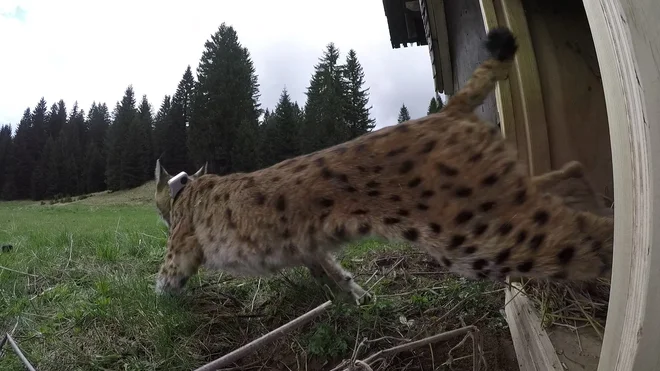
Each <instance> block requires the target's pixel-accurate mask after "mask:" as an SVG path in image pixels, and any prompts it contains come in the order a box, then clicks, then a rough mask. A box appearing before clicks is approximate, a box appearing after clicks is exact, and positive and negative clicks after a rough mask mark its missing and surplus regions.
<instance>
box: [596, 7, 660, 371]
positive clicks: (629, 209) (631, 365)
mask: <svg viewBox="0 0 660 371" xmlns="http://www.w3.org/2000/svg"><path fill="white" fill-rule="evenodd" d="M584 5H585V9H586V12H587V16H588V18H589V24H590V27H591V33H592V35H593V38H594V44H595V47H596V53H597V55H598V62H599V65H600V70H601V73H602V78H603V87H604V89H605V99H606V102H607V114H608V121H609V127H610V141H611V147H612V162H613V175H614V204H615V208H614V210H615V211H614V213H615V220H616V226H615V232H614V245H615V247H614V267H613V273H612V288H611V295H610V303H609V311H608V316H607V317H608V318H607V326H606V329H605V338H604V340H603V347H602V351H601V355H600V363H599V367H598V370H599V371H609V370H617V371H637V370H659V369H660V320H658V318H657V316H658V309H660V289H659V286H658V284H659V283H660V235H659V233H660V188H657V187H660V27H659V25H658V19H660V5H659V3H658V1H657V0H585V1H584Z"/></svg>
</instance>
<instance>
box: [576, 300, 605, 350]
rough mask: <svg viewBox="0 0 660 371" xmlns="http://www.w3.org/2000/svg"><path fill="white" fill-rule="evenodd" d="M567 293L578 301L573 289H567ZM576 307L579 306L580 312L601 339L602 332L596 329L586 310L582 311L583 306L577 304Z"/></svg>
mask: <svg viewBox="0 0 660 371" xmlns="http://www.w3.org/2000/svg"><path fill="white" fill-rule="evenodd" d="M568 293H569V294H570V295H571V297H572V298H573V300H575V301H576V302H577V301H578V300H577V298H576V297H575V294H574V293H573V290H568ZM578 308H580V311H581V312H582V314H583V315H584V317H585V318H586V319H587V320H588V321H589V324H591V326H592V327H593V328H594V331H596V334H597V335H598V337H599V338H600V340H603V334H601V333H600V331H598V328H597V327H596V324H595V323H594V321H593V320H592V319H591V316H590V315H588V314H587V312H585V311H584V308H582V306H581V305H578Z"/></svg>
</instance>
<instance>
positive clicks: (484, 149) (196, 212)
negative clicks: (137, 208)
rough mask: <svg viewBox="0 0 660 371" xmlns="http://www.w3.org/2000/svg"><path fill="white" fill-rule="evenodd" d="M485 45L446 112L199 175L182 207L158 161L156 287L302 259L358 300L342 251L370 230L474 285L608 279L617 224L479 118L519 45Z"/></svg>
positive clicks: (505, 38) (508, 37)
mask: <svg viewBox="0 0 660 371" xmlns="http://www.w3.org/2000/svg"><path fill="white" fill-rule="evenodd" d="M486 47H487V49H488V51H489V52H490V55H491V58H490V59H487V60H486V61H484V62H483V63H482V64H481V65H480V66H479V67H478V68H477V69H476V70H475V71H474V73H473V75H472V77H471V79H470V80H469V81H468V82H467V84H466V85H465V86H464V87H463V88H462V89H461V90H460V91H459V92H458V93H457V94H456V95H454V96H453V97H452V98H451V99H450V100H449V102H448V103H447V105H446V106H445V107H444V109H443V110H442V111H441V112H438V113H435V114H431V115H428V116H426V117H423V118H420V119H415V120H410V121H407V122H404V123H401V124H398V125H394V126H390V127H386V128H383V129H380V130H377V131H374V132H372V133H368V134H365V135H363V136H361V137H358V138H356V139H354V140H352V141H348V142H346V143H343V144H339V145H336V146H334V147H331V148H327V149H324V150H321V151H317V152H314V153H312V154H308V155H305V156H299V157H296V158H293V159H289V160H286V161H283V162H281V163H278V164H276V165H274V166H271V167H269V168H266V169H262V170H258V171H255V172H251V173H236V174H230V175H225V176H218V175H213V174H205V173H206V171H205V169H200V172H198V173H197V174H195V176H194V177H193V179H192V180H191V181H190V182H189V183H188V184H187V185H186V187H185V188H184V189H183V190H182V191H181V193H180V195H179V196H178V197H176V198H175V199H174V200H171V199H170V197H169V194H168V193H167V191H168V189H167V179H169V175H167V173H166V172H165V171H164V169H162V167H160V165H159V164H157V168H156V178H157V184H158V185H157V191H156V200H157V205H158V209H159V211H160V213H161V215H163V218H164V219H165V220H169V221H171V227H170V235H169V238H168V242H167V253H166V257H165V261H164V262H163V264H162V266H161V269H160V272H159V275H158V280H157V289H158V291H162V290H165V291H177V290H179V289H181V288H182V287H183V285H184V284H185V282H186V280H187V279H188V278H189V277H190V276H191V275H193V274H194V273H195V272H196V271H197V270H198V268H199V267H201V266H205V267H208V268H211V269H222V270H225V271H229V272H231V273H235V274H241V275H266V274H271V273H274V272H276V271H278V270H280V269H283V268H288V267H294V266H300V265H304V266H307V267H308V268H309V269H310V271H311V272H312V274H313V275H314V276H315V277H319V276H324V275H326V276H329V277H330V278H331V279H332V280H333V281H334V282H336V283H337V284H338V286H339V287H341V288H342V289H343V290H345V291H347V292H350V293H351V294H352V295H353V297H354V298H355V299H356V300H358V301H360V302H362V301H364V300H365V299H368V298H369V296H368V294H367V293H365V290H363V289H362V288H361V287H360V286H359V285H358V284H357V283H355V282H354V280H353V279H352V278H351V274H350V273H349V272H347V271H345V270H344V269H343V268H342V267H341V266H340V265H339V264H338V263H337V262H336V261H335V259H334V257H333V253H335V252H337V251H338V250H339V249H340V248H341V246H342V245H343V244H345V243H346V242H349V241H352V240H356V239H360V238H364V237H369V236H376V237H380V238H383V239H385V240H387V241H407V242H408V243H410V244H412V245H415V246H417V247H419V248H421V249H424V250H425V251H427V252H428V253H429V254H430V255H432V256H434V257H435V258H436V259H437V260H438V261H439V262H440V263H442V264H443V265H444V266H445V267H446V268H447V269H448V270H450V271H452V272H455V273H457V274H460V275H463V276H466V277H470V278H475V279H476V278H487V279H493V280H502V279H504V278H505V277H506V276H510V277H521V276H524V277H545V278H552V279H568V280H588V279H593V278H596V277H599V276H601V275H603V274H605V273H606V272H608V270H609V268H610V265H611V257H612V234H613V219H612V218H608V217H603V216H600V215H597V214H595V213H591V212H588V211H584V210H580V209H579V208H575V207H572V206H571V205H568V204H566V203H565V202H564V199H563V198H562V197H561V195H560V194H561V192H562V190H561V187H560V188H557V184H559V183H561V182H565V180H566V179H565V178H566V177H565V172H564V173H562V171H561V170H560V171H557V172H554V178H553V176H551V175H548V176H547V177H546V178H537V181H536V183H538V184H540V185H543V184H545V186H546V188H547V189H546V190H544V189H543V188H542V187H541V189H539V188H537V186H536V185H535V180H533V179H530V177H528V176H527V175H526V173H525V170H524V168H523V165H522V164H520V163H519V161H518V160H517V153H516V151H515V150H514V149H513V148H511V147H510V146H509V145H508V144H507V142H505V141H504V139H503V138H502V136H501V135H500V132H499V131H498V130H497V129H496V128H495V127H494V126H493V125H490V124H489V123H486V122H484V121H482V120H481V119H480V118H478V117H477V116H476V115H475V114H474V113H473V111H474V109H475V108H476V107H477V106H479V105H480V104H481V103H482V102H483V100H484V98H485V97H486V96H487V95H488V94H489V93H490V92H491V91H492V90H493V88H494V85H495V83H496V82H497V81H498V80H502V79H506V78H507V76H508V71H509V68H510V66H511V63H512V61H513V58H514V56H515V53H516V50H517V46H516V42H515V38H514V37H513V35H512V34H511V33H510V32H509V31H508V30H506V29H497V30H493V31H491V32H489V34H488V41H487V43H486ZM570 174H571V173H570V172H569V175H570ZM569 178H570V176H569ZM557 193H559V194H557Z"/></svg>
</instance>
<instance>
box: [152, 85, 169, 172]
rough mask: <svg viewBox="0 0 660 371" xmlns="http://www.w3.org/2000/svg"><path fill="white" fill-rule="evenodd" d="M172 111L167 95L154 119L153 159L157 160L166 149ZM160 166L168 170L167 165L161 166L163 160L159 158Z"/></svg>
mask: <svg viewBox="0 0 660 371" xmlns="http://www.w3.org/2000/svg"><path fill="white" fill-rule="evenodd" d="M171 109H172V100H171V97H170V96H169V95H165V97H164V98H163V101H162V102H161V104H160V108H159V109H158V112H156V117H155V118H154V157H155V158H159V157H161V156H162V155H163V153H164V152H165V148H166V147H167V137H168V134H167V133H168V131H169V127H170V120H171V118H172V116H171V115H170V110H171ZM161 164H162V165H163V166H165V168H166V169H169V164H163V159H162V158H161Z"/></svg>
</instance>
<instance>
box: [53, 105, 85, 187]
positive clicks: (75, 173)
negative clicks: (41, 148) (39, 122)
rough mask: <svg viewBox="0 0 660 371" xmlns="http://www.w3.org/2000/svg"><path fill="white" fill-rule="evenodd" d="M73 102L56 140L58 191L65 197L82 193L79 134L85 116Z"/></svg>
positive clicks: (81, 157) (81, 130)
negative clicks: (58, 152) (58, 153)
mask: <svg viewBox="0 0 660 371" xmlns="http://www.w3.org/2000/svg"><path fill="white" fill-rule="evenodd" d="M84 114H85V113H84V112H83V111H82V110H79V109H78V102H75V103H74V105H73V108H72V109H71V113H70V114H69V119H68V120H67V122H66V124H65V125H64V127H63V128H62V132H61V133H60V137H59V138H58V141H57V142H58V143H59V150H60V155H61V162H60V164H61V165H60V166H59V175H60V190H61V192H62V193H63V194H64V195H65V196H74V195H77V194H80V193H82V192H84V182H83V181H82V174H83V167H82V166H81V165H82V163H83V149H84V148H83V141H82V140H81V132H83V129H82V128H84V126H85V116H84ZM83 135H84V134H83Z"/></svg>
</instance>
